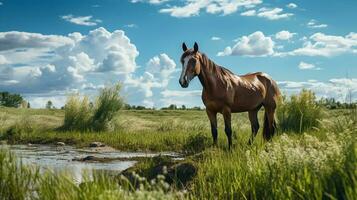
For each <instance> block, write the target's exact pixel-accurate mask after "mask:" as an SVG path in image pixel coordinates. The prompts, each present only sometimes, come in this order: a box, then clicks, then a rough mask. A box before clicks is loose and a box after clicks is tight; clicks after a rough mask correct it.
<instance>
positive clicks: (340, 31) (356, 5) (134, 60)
mask: <svg viewBox="0 0 357 200" xmlns="http://www.w3.org/2000/svg"><path fill="white" fill-rule="evenodd" d="M0 2H1V3H0V90H1V91H3V90H6V91H10V92H17V93H21V94H22V95H23V96H25V97H26V99H27V100H29V101H30V103H31V104H32V105H33V107H44V105H45V103H46V102H47V101H48V100H52V101H53V102H54V104H55V105H56V106H57V107H60V106H62V105H63V104H64V103H65V100H66V97H67V96H68V95H69V94H71V93H76V92H79V93H81V94H86V95H89V96H94V95H95V94H96V92H97V91H98V89H100V88H102V87H103V86H104V85H106V84H110V83H113V82H118V81H120V82H122V83H123V85H124V88H123V95H124V96H125V98H126V100H127V102H128V103H130V104H136V105H145V106H149V107H162V106H167V105H169V104H172V103H174V104H178V105H181V104H185V105H188V106H196V105H199V106H201V105H202V103H201V98H200V90H201V86H200V84H199V81H198V80H194V81H193V82H192V84H191V85H190V87H189V88H188V89H181V88H180V86H179V84H178V77H179V75H180V70H181V64H180V62H179V58H180V55H181V53H182V49H181V43H182V42H186V44H188V46H192V45H193V43H194V42H195V41H196V42H198V44H199V48H200V51H202V52H204V53H206V54H207V55H208V56H209V57H210V58H211V59H212V60H214V61H215V62H216V63H217V64H220V65H222V66H225V67H227V68H229V69H230V70H232V71H233V72H235V73H236V74H245V73H248V72H255V71H263V72H266V73H268V74H270V75H271V76H272V77H273V79H275V80H276V81H278V83H279V86H280V88H281V90H282V91H283V92H284V93H285V94H288V95H289V94H293V93H296V92H298V91H300V90H301V89H302V88H306V89H311V90H313V91H315V93H316V95H317V96H318V97H334V98H336V99H338V100H340V101H345V100H346V98H348V96H349V95H352V98H353V99H354V100H356V99H357V57H356V56H357V25H356V24H355V23H353V21H354V19H355V18H356V17H357V12H356V9H357V1H354V0H344V1H337V0H331V1H328V3H327V2H326V1H324V0H315V1H300V0H292V1H285V0H284V1H283V0H275V1H274V0H270V1H267V0H219V1H218V0H180V1H175V0H116V1H115V0H100V1H99V0H86V1H73V0H72V1H69V0H62V1H40V0H35V1H19V0H11V1H10V0H0Z"/></svg>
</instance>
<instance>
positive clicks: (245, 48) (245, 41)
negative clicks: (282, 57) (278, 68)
mask: <svg viewBox="0 0 357 200" xmlns="http://www.w3.org/2000/svg"><path fill="white" fill-rule="evenodd" d="M273 53H274V41H273V40H272V39H271V38H270V37H268V36H265V35H264V33H263V32H261V31H257V32H254V33H252V34H250V35H248V36H243V37H241V38H240V39H238V41H237V43H236V44H235V45H234V46H233V47H229V46H228V47H226V48H225V49H224V51H222V52H219V53H218V54H217V55H218V56H227V55H242V56H252V57H254V56H267V55H272V54H273Z"/></svg>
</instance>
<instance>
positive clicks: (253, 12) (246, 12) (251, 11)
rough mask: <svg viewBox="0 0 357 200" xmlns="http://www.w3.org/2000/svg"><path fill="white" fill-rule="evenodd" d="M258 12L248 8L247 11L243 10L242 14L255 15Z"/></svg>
mask: <svg viewBox="0 0 357 200" xmlns="http://www.w3.org/2000/svg"><path fill="white" fill-rule="evenodd" d="M256 14H257V12H256V11H255V10H247V11H245V12H242V13H241V14H240V15H242V16H249V17H250V16H255V15H256Z"/></svg>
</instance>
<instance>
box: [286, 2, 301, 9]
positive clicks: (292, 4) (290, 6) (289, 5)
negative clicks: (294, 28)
mask: <svg viewBox="0 0 357 200" xmlns="http://www.w3.org/2000/svg"><path fill="white" fill-rule="evenodd" d="M286 7H287V8H291V9H294V8H297V7H298V6H297V5H296V4H295V3H289V4H288V5H286Z"/></svg>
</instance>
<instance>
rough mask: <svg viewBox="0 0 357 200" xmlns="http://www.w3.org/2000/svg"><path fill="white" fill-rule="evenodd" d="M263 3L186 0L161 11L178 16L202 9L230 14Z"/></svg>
mask: <svg viewBox="0 0 357 200" xmlns="http://www.w3.org/2000/svg"><path fill="white" fill-rule="evenodd" d="M261 3H262V1H261V0H239V1H237V0H186V1H185V3H184V5H172V6H169V7H168V8H162V9H160V11H159V12H160V13H168V14H170V15H171V16H173V17H178V18H182V17H192V16H197V15H199V14H200V12H201V11H202V10H203V11H206V13H209V14H222V15H229V14H232V13H235V12H237V10H238V9H239V8H241V7H246V8H252V7H255V6H256V5H258V4H261Z"/></svg>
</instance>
